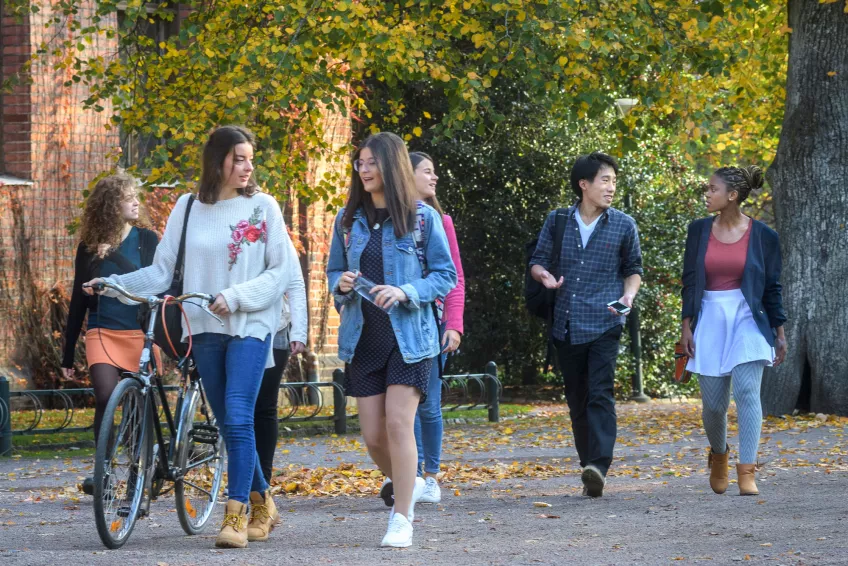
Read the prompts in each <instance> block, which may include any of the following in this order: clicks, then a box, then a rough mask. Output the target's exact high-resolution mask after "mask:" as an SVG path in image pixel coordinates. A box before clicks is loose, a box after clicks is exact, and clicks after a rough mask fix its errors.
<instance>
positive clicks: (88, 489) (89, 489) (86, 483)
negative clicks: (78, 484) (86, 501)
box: [82, 476, 94, 495]
mask: <svg viewBox="0 0 848 566" xmlns="http://www.w3.org/2000/svg"><path fill="white" fill-rule="evenodd" d="M82 492H83V493H84V494H86V495H94V478H93V477H91V476H89V477H87V478H85V479H84V480H82Z"/></svg>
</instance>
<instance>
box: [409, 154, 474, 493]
mask: <svg viewBox="0 0 848 566" xmlns="http://www.w3.org/2000/svg"><path fill="white" fill-rule="evenodd" d="M409 158H410V159H411V160H412V169H413V172H414V173H415V187H416V189H417V190H418V198H420V199H421V200H423V201H424V202H426V203H427V204H429V205H430V206H432V207H433V208H434V209H435V210H436V211H437V212H438V213H439V214H441V216H442V222H443V223H444V227H445V234H446V235H447V237H448V245H449V246H450V252H451V259H452V260H453V264H454V266H455V267H456V274H457V284H456V287H454V288H453V289H452V290H451V292H450V293H448V294H447V296H446V297H445V300H444V309H443V313H442V317H441V320H440V322H439V331H440V336H441V344H442V353H441V354H440V355H439V356H438V357H437V358H436V359H435V360H434V362H435V363H434V364H433V368H432V370H431V371H430V384H429V387H428V390H427V400H426V401H424V402H423V403H421V405H419V406H418V414H417V415H415V441H416V443H417V445H418V470H419V473H422V472H423V474H424V480H425V482H426V486H425V487H424V493H423V494H422V495H421V499H420V502H421V503H439V502H440V501H441V500H442V493H441V489H439V483H438V474H439V468H440V465H441V457H442V436H443V432H444V423H443V422H442V379H441V374H442V371H443V370H444V367H445V362H446V360H447V356H448V355H449V354H451V353H453V352H456V350H457V348H459V345H460V343H461V342H462V333H463V315H464V313H465V274H464V273H463V271H462V260H461V258H460V256H459V244H458V243H457V239H456V230H455V229H454V224H453V219H452V218H451V217H450V216H448V215H447V214H445V213H444V211H443V210H442V207H441V205H440V204H439V199H438V198H437V197H436V182H437V181H438V180H439V177H438V175H436V167H435V165H434V163H433V158H431V157H430V156H429V155H427V154H426V153H422V152H418V151H414V152H412V153H410V154H409Z"/></svg>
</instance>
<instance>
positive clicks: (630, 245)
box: [530, 205, 642, 344]
mask: <svg viewBox="0 0 848 566" xmlns="http://www.w3.org/2000/svg"><path fill="white" fill-rule="evenodd" d="M576 210H577V207H576V205H575V206H572V207H571V208H569V209H568V210H567V213H566V214H567V219H566V224H565V234H564V235H563V238H562V242H560V245H561V246H562V254H561V256H560V265H559V269H558V270H557V272H556V273H554V272H553V271H551V270H552V267H553V265H552V264H553V249H554V247H553V246H554V242H553V239H554V224H555V222H556V211H553V212H551V213H550V214H549V215H548V218H547V220H545V225H544V226H543V227H542V232H541V234H539V243H538V244H537V245H536V251H535V252H534V253H533V258H532V259H531V261H530V263H531V265H541V266H542V267H544V268H545V269H546V270H548V271H550V272H551V274H552V275H554V276H555V277H556V278H557V279H559V278H560V276H562V277H564V278H565V281H564V282H563V284H562V287H560V288H559V289H558V291H557V296H556V305H555V308H554V327H553V336H554V338H556V339H557V340H565V334H566V328H567V329H568V330H569V331H570V332H571V343H572V344H585V343H587V342H591V341H593V340H595V339H597V338H599V337H600V336H601V335H603V334H604V333H605V332H607V331H608V330H610V329H611V328H614V327H615V325H617V324H624V320H625V317H623V316H622V317H617V316H614V315H612V314H610V311H609V310H607V303H610V302H612V301H617V300H618V299H619V298H621V296H622V295H623V294H624V280H625V279H626V278H627V277H630V276H631V275H635V274H639V275H641V274H642V251H641V249H640V248H639V233H638V231H637V230H636V221H635V220H633V218H631V217H630V216H628V215H626V214H624V213H623V212H621V211H619V210H616V209H614V208H609V209H607V210H606V211H605V212H604V213H602V214H601V217H600V218H599V219H598V223H597V224H596V225H595V229H594V231H593V232H592V235H591V237H590V238H589V242H588V243H587V244H586V248H585V249H584V248H583V240H582V239H581V237H580V228H579V226H578V225H577V218H575V212H576Z"/></svg>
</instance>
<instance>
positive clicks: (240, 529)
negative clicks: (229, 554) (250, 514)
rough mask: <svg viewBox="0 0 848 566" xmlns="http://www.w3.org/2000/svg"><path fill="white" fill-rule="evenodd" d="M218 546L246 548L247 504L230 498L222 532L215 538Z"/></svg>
mask: <svg viewBox="0 0 848 566" xmlns="http://www.w3.org/2000/svg"><path fill="white" fill-rule="evenodd" d="M215 546H216V547H218V548H244V547H246V546H247V505H245V504H244V503H242V502H241V501H236V500H235V499H230V500H229V501H227V509H226V511H225V512H224V522H223V523H221V532H219V533H218V538H217V539H215Z"/></svg>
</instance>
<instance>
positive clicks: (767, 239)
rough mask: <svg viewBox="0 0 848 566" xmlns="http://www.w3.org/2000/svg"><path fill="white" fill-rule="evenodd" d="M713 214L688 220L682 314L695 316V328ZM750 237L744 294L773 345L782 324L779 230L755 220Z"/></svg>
mask: <svg viewBox="0 0 848 566" xmlns="http://www.w3.org/2000/svg"><path fill="white" fill-rule="evenodd" d="M714 220H715V217H714V216H710V217H708V218H700V219H698V220H695V221H694V222H692V223H691V224H689V234H688V235H687V236H686V253H685V255H684V256H683V318H691V319H692V330H693V331H694V330H695V326H696V325H697V323H698V315H699V314H700V312H701V299H702V298H703V296H704V288H705V287H706V284H707V275H706V271H705V269H704V257H705V256H706V255H707V243H708V242H709V241H710V232H711V231H712V228H713V221H714ZM752 222H753V223H754V226H753V229H752V230H751V238H750V240H749V241H748V257H747V258H746V260H745V271H744V272H743V274H742V294H743V295H744V296H745V301H746V302H747V303H748V307H749V308H750V309H751V312H752V313H753V315H754V321H755V322H756V323H757V326H758V327H759V329H760V332H762V333H763V336H765V338H766V340H767V341H768V343H769V344H770V345H772V346H774V336H775V332H774V329H775V328H778V327H779V326H783V323H784V322H786V314H785V313H784V312H783V297H782V294H781V292H782V287H781V285H780V271H781V268H782V264H781V258H780V238H779V237H778V235H777V232H775V231H774V230H772V229H771V228H769V227H768V226H766V225H765V224H763V223H762V222H759V221H757V220H753V219H752Z"/></svg>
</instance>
